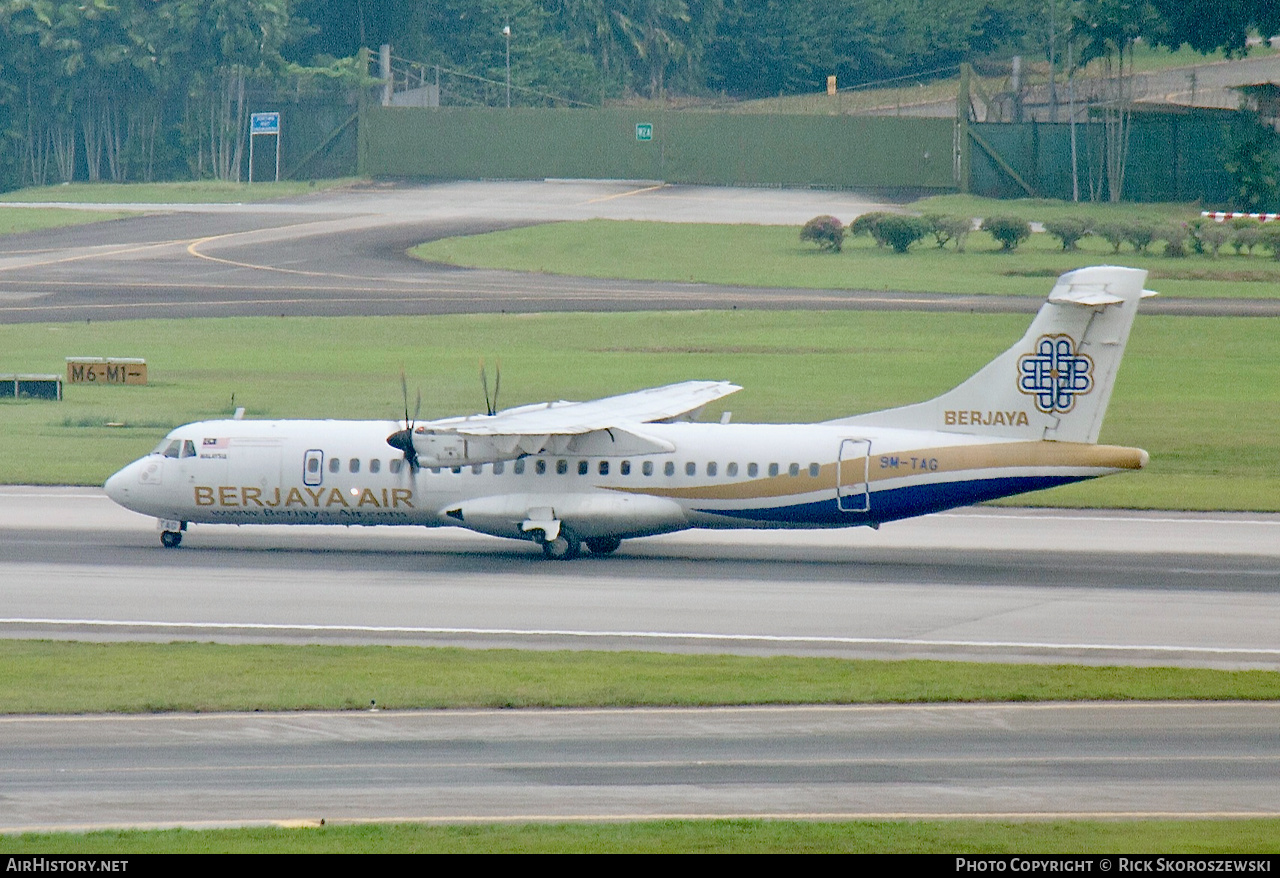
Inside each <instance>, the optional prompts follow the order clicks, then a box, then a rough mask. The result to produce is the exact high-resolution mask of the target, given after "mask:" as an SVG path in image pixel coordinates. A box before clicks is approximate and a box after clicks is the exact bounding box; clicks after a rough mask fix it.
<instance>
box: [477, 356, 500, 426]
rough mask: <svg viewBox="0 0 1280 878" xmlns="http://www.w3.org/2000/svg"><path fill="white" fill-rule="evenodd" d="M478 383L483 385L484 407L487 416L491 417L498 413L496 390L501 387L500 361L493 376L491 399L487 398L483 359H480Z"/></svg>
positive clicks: (487, 383)
mask: <svg viewBox="0 0 1280 878" xmlns="http://www.w3.org/2000/svg"><path fill="white" fill-rule="evenodd" d="M480 384H481V386H482V387H484V408H485V411H486V412H487V413H488V415H489V417H493V416H494V415H495V414H497V413H498V391H499V390H501V389H502V361H501V360H499V361H498V368H497V370H496V374H495V375H494V378H493V399H492V400H490V399H489V376H488V375H487V374H486V373H485V370H484V359H483V358H481V360H480Z"/></svg>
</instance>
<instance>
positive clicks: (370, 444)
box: [106, 420, 1146, 538]
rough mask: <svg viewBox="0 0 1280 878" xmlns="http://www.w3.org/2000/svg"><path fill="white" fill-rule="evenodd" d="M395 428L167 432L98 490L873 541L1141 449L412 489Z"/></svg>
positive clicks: (905, 454)
mask: <svg viewBox="0 0 1280 878" xmlns="http://www.w3.org/2000/svg"><path fill="white" fill-rule="evenodd" d="M400 427H401V425H400V424H398V423H396V422H394V421H298V420H287V421H252V420H226V421H204V422H200V423H195V424H189V425H186V426H183V427H179V428H177V429H175V430H173V431H172V432H171V433H170V434H169V435H168V437H166V440H165V441H164V442H162V443H161V445H160V447H159V448H158V449H157V450H156V451H155V452H153V453H152V454H150V455H148V456H146V457H144V458H141V459H140V460H137V461H135V462H133V463H131V464H129V465H128V466H126V467H125V468H124V469H122V470H120V471H119V472H118V473H116V474H115V475H113V476H112V477H111V478H110V479H109V480H108V481H107V483H106V491H107V493H108V495H109V496H110V497H111V498H112V499H113V500H115V501H116V502H118V503H120V504H121V505H122V506H125V507H127V508H129V509H132V510H134V511H136V512H140V513H144V514H147V515H153V516H156V517H157V518H159V519H162V520H168V521H171V522H184V523H185V522H200V523H226V524H345V525H388V524H412V525H425V526H429V527H430V526H441V525H456V526H461V527H467V528H471V529H473V530H477V531H481V532H484V533H490V534H494V535H497V536H506V537H515V538H529V533H528V530H527V527H526V528H525V529H522V527H521V523H522V522H526V523H527V522H528V521H529V520H531V519H532V520H538V519H540V518H545V519H547V520H551V519H554V520H557V521H562V522H564V523H565V525H566V526H568V527H570V528H572V531H573V532H574V533H575V534H576V535H577V536H579V537H582V538H590V537H618V538H624V537H633V536H643V535H648V534H656V533H664V532H668V531H674V530H681V529H684V528H690V527H720V528H762V527H774V528H776V527H849V526H857V525H871V526H875V525H878V524H879V523H881V522H883V521H891V520H894V519H899V518H906V517H910V516H915V515H923V514H926V513H929V512H935V511H938V510H941V509H948V508H952V507H955V506H959V505H964V504H968V503H973V502H978V501H981V500H987V499H992V498H995V497H1003V496H1008V495H1010V494H1016V493H1020V492H1023V491H1029V490H1036V489H1039V488H1045V487H1051V486H1054V485H1059V484H1064V483H1067V482H1072V481H1078V480H1080V479H1087V478H1093V477H1095V476H1100V475H1106V474H1108V473H1113V472H1118V471H1122V470H1125V469H1136V468H1139V467H1141V466H1142V465H1143V464H1144V463H1145V461H1146V454H1145V452H1142V451H1140V450H1138V449H1132V448H1118V447H1114V446H1099V445H1091V444H1079V443H1068V442H1051V441H1025V440H1016V439H999V438H992V437H989V436H978V435H973V434H968V433H958V432H957V433H950V432H939V431H919V430H901V429H888V428H866V427H862V428H856V427H852V426H850V425H835V424H803V425H790V424H777V425H772V424H696V423H674V424H646V425H645V432H646V435H649V436H652V437H654V438H656V439H658V440H661V441H664V442H666V443H669V444H670V446H672V447H674V449H675V450H674V451H672V452H669V453H652V454H637V455H632V456H629V457H624V456H612V455H611V456H584V455H572V454H565V455H555V454H534V455H529V456H526V457H523V458H520V459H518V460H506V461H502V462H492V463H484V464H474V465H465V466H459V467H435V468H433V467H423V468H421V469H419V470H418V471H417V472H413V471H411V468H410V467H409V466H407V465H406V464H405V462H404V461H403V459H402V458H401V455H400V453H399V452H397V451H396V450H395V449H393V448H390V447H389V446H388V445H387V442H386V438H387V436H388V434H390V433H393V432H395V431H396V430H397V429H399V428H400Z"/></svg>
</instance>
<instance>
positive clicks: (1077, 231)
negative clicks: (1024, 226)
mask: <svg viewBox="0 0 1280 878" xmlns="http://www.w3.org/2000/svg"><path fill="white" fill-rule="evenodd" d="M1044 230H1045V231H1046V232H1048V233H1049V234H1051V235H1053V236H1054V237H1055V238H1057V239H1058V240H1059V241H1061V242H1062V249H1063V250H1077V249H1079V248H1078V247H1076V245H1077V244H1079V243H1080V239H1081V238H1083V237H1084V236H1085V235H1087V234H1089V223H1088V222H1087V221H1086V220H1082V219H1080V218H1079V217H1074V216H1068V217H1063V218H1062V219H1058V220H1049V221H1048V222H1046V223H1045V224H1044Z"/></svg>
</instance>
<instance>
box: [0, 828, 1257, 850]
mask: <svg viewBox="0 0 1280 878" xmlns="http://www.w3.org/2000/svg"><path fill="white" fill-rule="evenodd" d="M1277 838H1280V820H1274V819H1270V820H1268V819H1256V820H1142V821H1133V820H1108V821H1102V820H1042V821H1041V820H1034V821H1024V822H1014V821H1005V822H1000V821H991V820H937V821H905V820H897V821H841V822H829V823H824V822H815V821H795V820H767V821H766V820H654V821H646V822H634V823H604V824H601V823H587V824H565V823H562V824H512V825H508V824H501V825H472V826H424V825H418V824H398V825H395V824H372V825H365V826H334V825H328V826H319V827H309V828H299V829H278V828H252V829H219V830H205V831H193V830H183V829H174V830H166V831H161V832H142V831H128V832H90V833H84V834H73V833H61V834H48V835H46V834H34V833H32V834H24V835H17V836H0V853H3V854H32V853H58V854H66V855H92V856H100V855H106V856H115V855H117V854H146V853H188V854H192V853H311V854H325V853H342V854H361V853H370V854H385V853H475V854H497V853H599V854H621V853H653V854H658V853H666V854H669V853H675V852H680V853H736V854H746V853H759V854H765V853H850V854H856V853H934V854H953V855H954V854H965V853H969V854H973V853H985V854H1001V853H1011V854H1031V853H1068V854H1106V853H1117V852H1120V853H1124V854H1142V853H1149V854H1160V855H1171V854H1205V853H1212V852H1224V853H1231V854H1235V855H1239V854H1266V853H1271V854H1274V853H1275V852H1276V850H1277V847H1278V845H1277V842H1276V839H1277Z"/></svg>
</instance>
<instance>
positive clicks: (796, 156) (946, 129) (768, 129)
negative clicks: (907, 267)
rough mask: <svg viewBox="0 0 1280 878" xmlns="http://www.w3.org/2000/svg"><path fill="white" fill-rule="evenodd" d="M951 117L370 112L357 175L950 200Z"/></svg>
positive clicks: (447, 110)
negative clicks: (820, 190) (848, 191)
mask: <svg viewBox="0 0 1280 878" xmlns="http://www.w3.org/2000/svg"><path fill="white" fill-rule="evenodd" d="M952 139H953V123H952V121H951V120H950V119H900V118H856V117H850V116H843V117H841V116H765V115H734V114H727V113H698V112H689V111H682V112H671V111H667V112H642V111H633V110H546V109H511V110H506V109H500V110H495V109H487V108H474V109H473V108H442V109H417V108H410V107H370V108H368V110H367V111H366V114H365V118H364V125H363V126H362V129H361V136H360V141H361V143H360V173H361V174H366V175H369V176H375V177H378V176H389V177H421V178H428V179H485V178H488V179H494V178H497V179H542V178H546V177H570V178H587V179H628V180H663V181H666V182H670V183H700V184H707V185H725V186H821V187H848V188H898V187H911V188H920V189H940V190H951V189H954V188H955V187H956V183H955V179H954V175H953V170H952Z"/></svg>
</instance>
